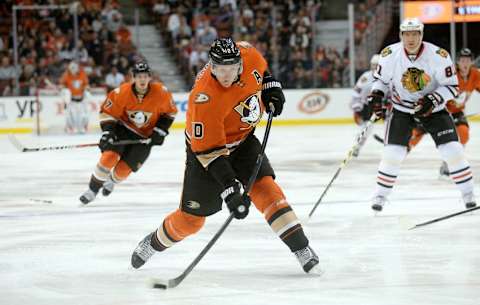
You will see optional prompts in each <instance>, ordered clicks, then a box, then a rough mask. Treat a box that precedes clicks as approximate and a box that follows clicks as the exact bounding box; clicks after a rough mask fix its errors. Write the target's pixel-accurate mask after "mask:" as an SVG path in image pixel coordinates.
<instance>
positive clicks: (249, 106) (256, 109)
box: [234, 93, 262, 128]
mask: <svg viewBox="0 0 480 305" xmlns="http://www.w3.org/2000/svg"><path fill="white" fill-rule="evenodd" d="M258 94H259V93H257V94H253V95H251V96H249V97H248V98H247V99H245V101H243V102H240V103H239V104H238V105H237V106H235V108H234V109H235V111H237V112H238V113H239V114H240V116H241V119H240V120H241V121H242V122H244V123H246V124H248V125H249V127H247V128H250V127H255V126H256V125H257V124H258V123H259V122H260V119H261V118H262V110H261V106H260V98H259V96H258Z"/></svg>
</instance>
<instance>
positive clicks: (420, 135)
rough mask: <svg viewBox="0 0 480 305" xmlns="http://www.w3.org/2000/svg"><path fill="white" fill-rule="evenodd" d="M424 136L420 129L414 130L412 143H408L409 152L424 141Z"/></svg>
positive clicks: (411, 138)
mask: <svg viewBox="0 0 480 305" xmlns="http://www.w3.org/2000/svg"><path fill="white" fill-rule="evenodd" d="M424 134H425V133H424V132H423V131H422V130H420V129H418V128H414V129H413V130H412V136H411V137H410V141H409V142H408V148H409V151H410V150H412V148H414V147H415V146H417V144H418V143H419V142H420V140H422V138H423V135H424Z"/></svg>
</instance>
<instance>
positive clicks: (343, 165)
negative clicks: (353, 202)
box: [308, 114, 377, 219]
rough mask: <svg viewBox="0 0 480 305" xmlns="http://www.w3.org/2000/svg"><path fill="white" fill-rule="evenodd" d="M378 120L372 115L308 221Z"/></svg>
mask: <svg viewBox="0 0 480 305" xmlns="http://www.w3.org/2000/svg"><path fill="white" fill-rule="evenodd" d="M376 120H377V116H376V115H375V114H373V115H372V117H371V118H370V120H368V122H367V124H365V127H363V129H362V130H361V131H360V133H359V135H358V136H357V139H356V141H355V144H354V145H353V146H352V148H350V150H349V151H348V153H347V156H346V157H345V159H343V161H342V163H340V166H339V167H338V169H337V171H336V172H335V175H333V177H332V179H330V182H329V183H328V184H327V187H326V188H325V190H324V191H323V193H322V195H320V198H319V199H318V200H317V202H316V203H315V205H314V206H313V208H312V210H311V211H310V213H308V219H310V218H311V217H312V215H313V213H314V212H315V210H316V209H317V207H318V205H319V204H320V202H322V199H323V197H324V196H325V194H326V193H327V191H328V190H329V189H330V187H331V186H332V183H333V181H335V179H337V177H338V175H339V174H340V172H341V170H342V169H343V168H344V167H345V166H346V165H347V163H348V162H349V161H350V160H351V159H352V156H353V152H354V150H355V149H356V148H357V146H358V145H359V144H360V141H361V139H362V138H363V137H364V136H365V135H366V134H367V133H368V130H369V129H370V128H371V127H372V126H373V123H375V121H376Z"/></svg>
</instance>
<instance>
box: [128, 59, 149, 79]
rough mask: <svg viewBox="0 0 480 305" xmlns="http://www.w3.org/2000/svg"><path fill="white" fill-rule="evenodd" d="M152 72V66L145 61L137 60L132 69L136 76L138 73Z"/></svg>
mask: <svg viewBox="0 0 480 305" xmlns="http://www.w3.org/2000/svg"><path fill="white" fill-rule="evenodd" d="M150 72H151V70H150V66H149V65H148V63H147V62H145V61H140V62H137V63H136V64H135V66H134V67H133V69H132V73H133V75H134V76H135V75H136V74H138V73H148V74H150Z"/></svg>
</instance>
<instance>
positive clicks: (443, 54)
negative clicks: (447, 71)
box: [436, 48, 448, 58]
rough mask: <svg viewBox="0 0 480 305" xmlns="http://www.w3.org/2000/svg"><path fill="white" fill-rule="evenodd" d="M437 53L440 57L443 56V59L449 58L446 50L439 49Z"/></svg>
mask: <svg viewBox="0 0 480 305" xmlns="http://www.w3.org/2000/svg"><path fill="white" fill-rule="evenodd" d="M436 53H437V54H438V55H440V56H442V57H443V58H447V57H448V52H447V51H446V50H445V49H442V48H439V49H438V50H437V51H436Z"/></svg>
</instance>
